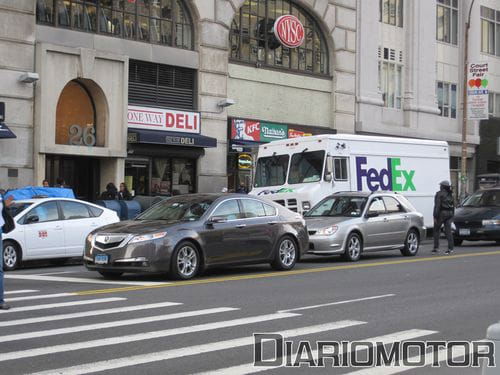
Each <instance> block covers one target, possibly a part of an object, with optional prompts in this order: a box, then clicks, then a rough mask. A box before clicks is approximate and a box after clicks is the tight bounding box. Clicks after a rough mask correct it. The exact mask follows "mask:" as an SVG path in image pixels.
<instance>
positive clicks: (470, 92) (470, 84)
mask: <svg viewBox="0 0 500 375" xmlns="http://www.w3.org/2000/svg"><path fill="white" fill-rule="evenodd" d="M467 71H468V73H467V118H468V119H469V120H487V119H488V118H489V115H488V96H489V90H488V85H489V81H488V63H479V64H474V63H471V64H469V65H468V69H467Z"/></svg>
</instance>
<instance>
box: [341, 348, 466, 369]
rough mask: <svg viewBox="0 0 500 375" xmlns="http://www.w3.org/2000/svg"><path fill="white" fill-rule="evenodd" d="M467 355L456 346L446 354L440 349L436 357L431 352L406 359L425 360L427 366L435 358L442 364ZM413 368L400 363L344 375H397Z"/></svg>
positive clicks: (408, 361)
mask: <svg viewBox="0 0 500 375" xmlns="http://www.w3.org/2000/svg"><path fill="white" fill-rule="evenodd" d="M468 354H469V353H468V352H467V353H466V352H465V348H463V347H460V346H457V347H455V348H454V349H453V352H452V353H448V350H447V349H440V350H439V351H438V352H437V355H435V354H434V353H433V352H430V353H427V354H425V355H424V356H413V357H410V358H407V360H406V361H407V363H412V362H413V363H417V362H418V361H419V360H420V359H421V358H422V357H423V358H424V360H425V365H426V366H429V365H432V364H433V363H434V358H435V357H437V361H436V362H444V361H446V360H448V358H450V359H457V358H461V357H464V356H465V355H468ZM415 368H416V367H415V366H407V365H404V364H402V363H400V366H394V365H392V366H386V367H371V368H366V369H363V370H358V371H354V372H350V373H348V374H346V375H392V374H399V373H400V372H405V371H409V370H415Z"/></svg>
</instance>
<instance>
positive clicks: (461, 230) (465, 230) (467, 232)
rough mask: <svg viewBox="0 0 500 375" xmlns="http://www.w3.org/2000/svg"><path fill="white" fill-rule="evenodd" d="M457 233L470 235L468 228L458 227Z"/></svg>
mask: <svg viewBox="0 0 500 375" xmlns="http://www.w3.org/2000/svg"><path fill="white" fill-rule="evenodd" d="M458 234H459V235H461V236H469V235H470V229H460V230H459V231H458Z"/></svg>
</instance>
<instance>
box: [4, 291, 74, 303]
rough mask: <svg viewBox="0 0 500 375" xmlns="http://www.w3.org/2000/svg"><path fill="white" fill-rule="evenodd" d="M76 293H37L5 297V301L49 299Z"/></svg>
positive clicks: (70, 295) (71, 295)
mask: <svg viewBox="0 0 500 375" xmlns="http://www.w3.org/2000/svg"><path fill="white" fill-rule="evenodd" d="M77 295H78V294H76V293H56V294H39V295H36V296H27V297H15V298H8V299H6V301H7V302H15V301H30V300H34V299H50V298H61V297H75V296H77Z"/></svg>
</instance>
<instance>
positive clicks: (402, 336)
mask: <svg viewBox="0 0 500 375" xmlns="http://www.w3.org/2000/svg"><path fill="white" fill-rule="evenodd" d="M435 333H437V332H436V331H426V330H419V329H411V330H408V331H401V332H395V333H392V334H390V335H384V336H379V337H371V338H368V339H361V340H359V341H364V342H377V343H378V342H380V343H382V344H383V345H389V344H392V343H394V342H401V341H405V340H412V339H415V338H417V337H422V336H428V335H433V334H435ZM363 349H364V348H363V347H357V348H356V351H362V350H363ZM346 353H349V351H347V352H346ZM296 354H297V352H296V351H295V352H294V354H293V355H294V356H295V355H296ZM311 354H312V356H313V358H314V359H315V360H316V361H317V360H318V350H313V351H311ZM343 354H344V351H343V348H342V347H340V348H339V353H338V356H342V355H343ZM276 368H279V367H265V366H258V367H256V366H254V364H253V362H252V363H245V364H244V365H239V366H233V367H227V368H221V369H218V370H212V371H205V372H200V373H198V374H196V375H247V374H255V373H257V372H262V371H268V370H273V369H276ZM370 374H371V373H370Z"/></svg>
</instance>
